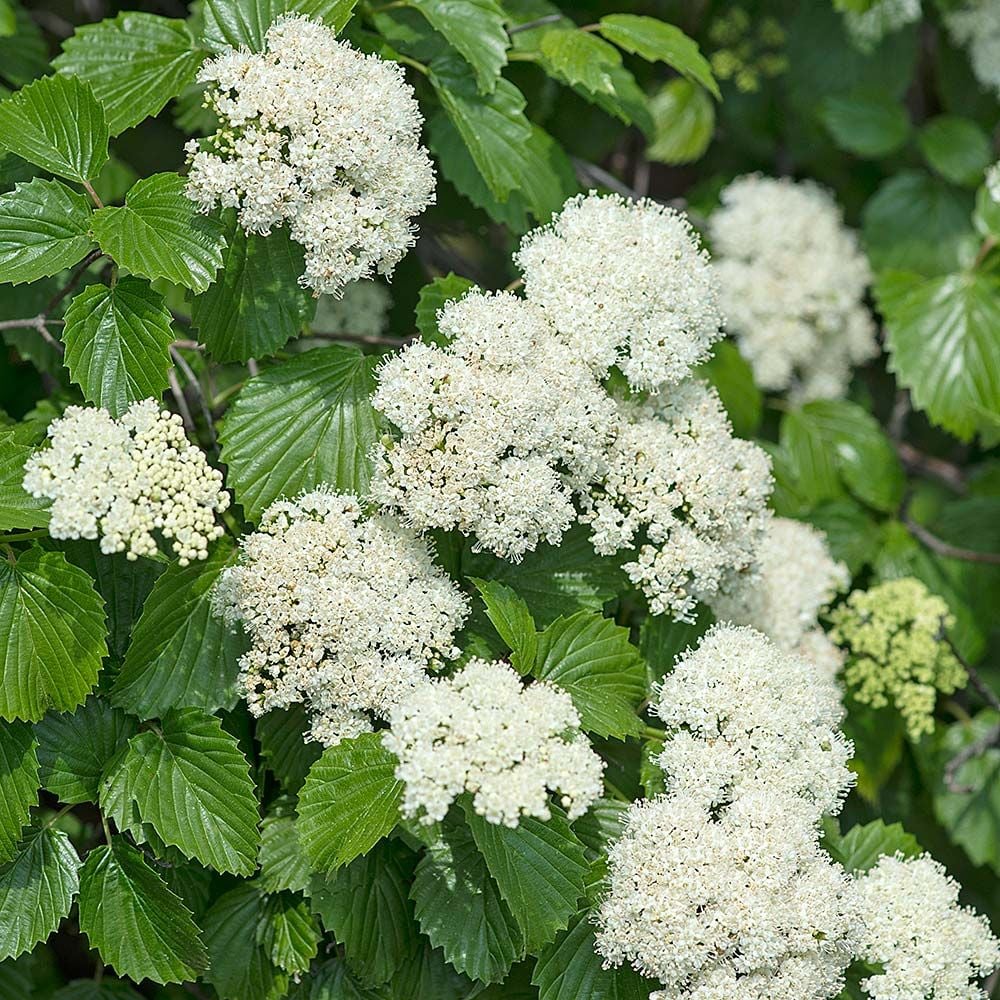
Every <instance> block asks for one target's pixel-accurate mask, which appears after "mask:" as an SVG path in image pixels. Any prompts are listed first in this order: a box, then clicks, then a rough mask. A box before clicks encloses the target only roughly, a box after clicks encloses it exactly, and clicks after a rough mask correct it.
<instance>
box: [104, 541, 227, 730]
mask: <svg viewBox="0 0 1000 1000" xmlns="http://www.w3.org/2000/svg"><path fill="white" fill-rule="evenodd" d="M235 557H236V552H235V549H234V547H233V545H232V544H231V543H230V542H228V541H226V540H222V541H220V542H219V543H218V544H217V545H216V546H215V548H214V549H213V550H212V552H211V554H210V555H209V557H208V558H207V559H205V560H203V561H198V562H193V563H191V565H189V566H181V565H180V564H178V563H171V564H170V565H169V566H168V567H167V569H166V571H165V572H164V573H163V574H162V575H161V576H160V577H159V578H158V579H157V581H156V583H154V584H153V590H152V592H151V594H150V596H149V598H148V599H147V600H146V603H145V604H144V605H143V610H142V615H141V616H140V618H139V621H138V622H137V623H136V625H135V629H134V633H133V636H132V641H131V643H130V644H129V647H128V650H127V651H126V653H125V662H124V664H123V665H122V669H121V672H120V673H119V675H118V676H117V678H115V683H114V686H113V687H112V688H111V694H110V697H111V701H112V702H113V703H114V704H116V705H118V706H120V707H121V708H124V709H126V710H127V711H129V712H132V713H133V714H135V715H138V716H139V717H140V718H143V719H149V718H154V717H157V716H162V715H165V714H166V713H167V712H168V711H169V710H170V709H171V708H200V709H202V710H203V711H206V712H213V711H215V710H216V709H217V708H232V707H233V705H234V703H235V701H236V697H237V695H236V675H237V673H238V669H239V667H238V662H237V661H238V659H239V657H240V655H241V654H242V653H243V652H244V651H245V649H246V640H245V638H244V637H243V635H242V633H239V632H232V631H230V629H229V627H228V626H226V625H225V624H224V623H223V622H222V620H221V619H220V618H217V617H216V616H215V615H213V614H212V588H213V587H214V586H215V584H216V582H217V581H218V579H219V577H220V575H221V574H222V572H223V571H224V570H225V569H226V567H227V566H229V565H230V564H231V563H232V562H233V560H234V559H235Z"/></svg>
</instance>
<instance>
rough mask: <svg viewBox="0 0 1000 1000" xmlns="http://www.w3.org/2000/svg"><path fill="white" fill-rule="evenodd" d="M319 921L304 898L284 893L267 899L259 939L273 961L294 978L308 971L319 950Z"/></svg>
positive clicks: (259, 927)
mask: <svg viewBox="0 0 1000 1000" xmlns="http://www.w3.org/2000/svg"><path fill="white" fill-rule="evenodd" d="M319 939H320V930H319V926H318V925H317V923H316V918H315V917H314V916H313V915H312V913H310V912H309V907H308V906H307V905H306V903H305V901H304V900H303V899H302V897H301V896H298V895H293V894H292V893H290V892H282V893H279V894H278V895H276V896H268V897H267V900H266V901H265V904H264V911H263V914H262V916H261V920H260V923H259V924H258V925H257V940H258V942H259V944H260V945H261V947H262V948H263V949H264V951H265V952H266V953H267V955H268V957H269V958H270V960H271V961H272V962H273V963H274V964H275V965H276V966H277V967H278V968H279V969H284V970H285V972H288V973H291V974H292V975H299V974H301V973H303V972H306V971H307V970H308V968H309V963H310V962H312V960H313V959H314V958H315V957H316V952H317V951H318V950H319Z"/></svg>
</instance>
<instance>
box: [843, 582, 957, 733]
mask: <svg viewBox="0 0 1000 1000" xmlns="http://www.w3.org/2000/svg"><path fill="white" fill-rule="evenodd" d="M829 619H830V622H831V623H832V625H833V627H832V628H831V629H830V638H831V639H832V640H833V641H834V642H836V643H838V644H839V645H840V646H842V647H843V649H844V650H845V652H846V654H847V666H846V667H845V669H844V680H845V682H846V683H847V686H848V688H850V690H851V691H852V692H853V694H854V697H855V698H856V699H857V700H858V701H860V702H861V703H862V704H865V705H871V706H872V708H883V707H884V706H886V705H888V704H890V703H892V704H893V705H894V706H895V707H896V709H897V711H898V712H899V713H900V715H902V717H903V721H904V722H905V723H906V728H907V731H908V733H909V735H910V737H911V739H914V740H917V739H919V738H920V736H921V735H922V734H923V733H929V732H931V731H932V730H933V729H934V718H933V712H934V702H935V700H936V699H937V693H938V692H939V691H940V692H941V693H942V694H951V692H953V691H956V690H957V689H958V688H960V687H961V686H962V685H963V684H964V683H965V680H966V674H965V670H964V668H963V667H962V665H961V663H959V661H958V659H957V658H956V656H955V654H954V653H953V652H952V650H951V647H950V646H949V645H948V643H947V642H946V641H945V639H946V632H947V630H948V629H949V628H950V627H951V626H952V625H953V624H954V623H955V619H954V616H953V615H952V614H951V612H950V611H949V610H948V605H947V604H945V602H944V601H943V600H942V599H941V598H940V597H938V596H937V595H936V594H932V593H931V592H930V591H929V590H928V589H927V588H926V587H925V586H924V585H923V584H922V583H921V582H920V581H919V580H916V579H914V578H913V577H904V578H903V579H901V580H888V581H886V582H885V583H880V584H878V585H877V586H875V587H872V588H870V589H869V590H856V591H854V593H852V594H851V595H850V597H848V598H847V601H846V602H845V603H844V604H842V605H841V606H840V607H837V608H835V609H834V610H833V611H832V612H831V613H830V615H829Z"/></svg>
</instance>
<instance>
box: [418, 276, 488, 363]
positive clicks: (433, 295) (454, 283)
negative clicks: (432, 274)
mask: <svg viewBox="0 0 1000 1000" xmlns="http://www.w3.org/2000/svg"><path fill="white" fill-rule="evenodd" d="M475 287H476V285H475V282H473V281H470V280H469V279H468V278H462V277H459V276H458V275H457V274H455V273H454V272H453V271H449V272H448V274H446V275H444V276H443V277H437V278H435V279H434V280H433V281H432V282H431V283H430V284H428V285H424V287H423V288H421V289H420V296H419V298H418V299H417V308H416V317H417V329H418V330H419V331H420V339H421V340H423V341H424V342H425V343H428V344H437V345H438V346H444V344H445V343H447V339H446V338H445V336H444V335H443V334H442V333H441V331H440V330H439V329H438V322H437V314H438V313H439V312H440V311H441V309H442V308H443V307H444V305H445V303H447V302H451V301H452V300H453V299H460V298H462V296H463V295H465V293H466V292H467V291H468V290H469V289H470V288H475Z"/></svg>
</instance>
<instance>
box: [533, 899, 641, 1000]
mask: <svg viewBox="0 0 1000 1000" xmlns="http://www.w3.org/2000/svg"><path fill="white" fill-rule="evenodd" d="M602 961H603V960H602V959H601V956H600V955H599V954H598V953H597V951H596V950H595V947H594V927H593V925H592V924H591V922H590V920H589V919H588V918H587V916H586V914H581V915H580V916H579V917H577V918H575V919H574V920H573V922H572V923H571V924H570V926H569V929H568V930H567V931H565V933H563V934H560V935H559V937H558V938H557V939H556V940H555V941H553V942H552V944H551V945H550V946H549V947H548V948H546V949H545V950H544V951H543V952H542V953H541V954H540V955H539V956H538V962H537V964H536V965H535V971H534V973H533V975H532V977H531V981H532V982H533V983H534V984H535V985H536V986H537V987H538V997H539V1000H645V998H646V996H647V995H648V994H649V991H650V987H651V986H652V985H653V984H652V983H651V982H650V981H649V980H648V979H643V978H642V977H641V976H640V975H639V974H638V973H637V972H633V971H632V969H630V968H629V967H628V966H627V965H626V966H624V967H622V968H619V969H615V968H609V969H605V968H604V967H603V965H602Z"/></svg>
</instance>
